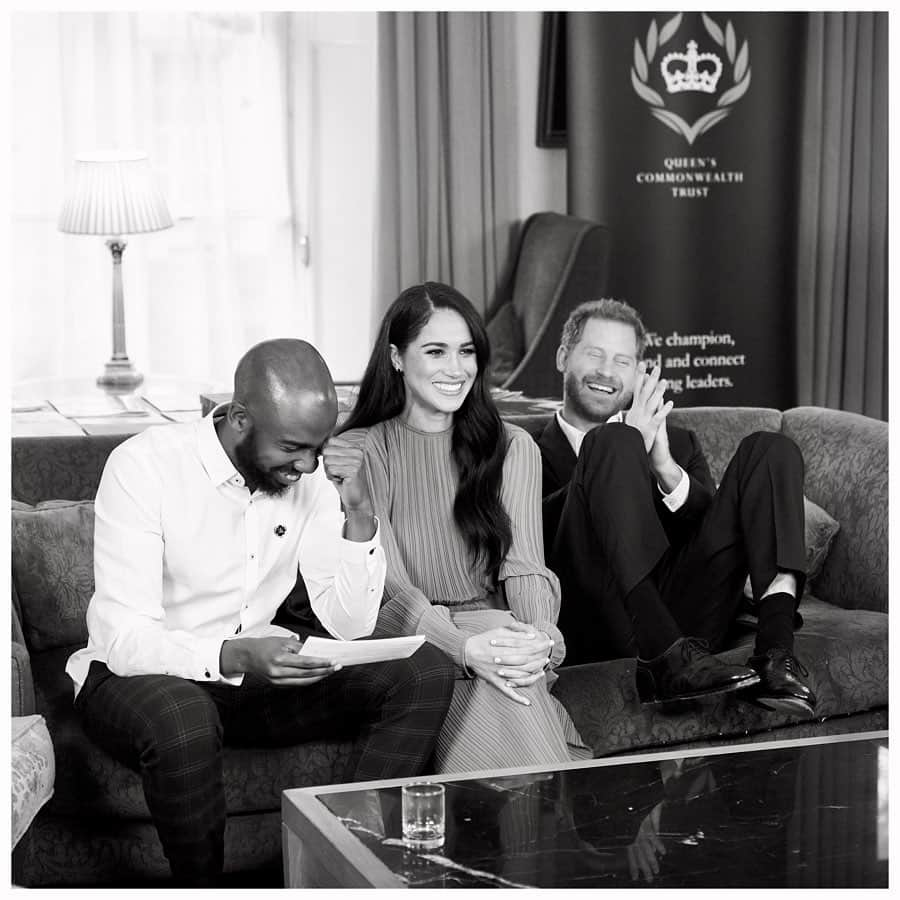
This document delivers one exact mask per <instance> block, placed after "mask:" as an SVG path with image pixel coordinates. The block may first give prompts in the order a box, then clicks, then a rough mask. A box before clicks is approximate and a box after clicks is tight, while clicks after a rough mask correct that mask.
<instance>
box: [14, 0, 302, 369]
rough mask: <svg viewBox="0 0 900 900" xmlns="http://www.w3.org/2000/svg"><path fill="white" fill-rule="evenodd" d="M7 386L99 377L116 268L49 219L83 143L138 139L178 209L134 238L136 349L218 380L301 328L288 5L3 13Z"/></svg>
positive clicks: (144, 358) (103, 252) (153, 365)
mask: <svg viewBox="0 0 900 900" xmlns="http://www.w3.org/2000/svg"><path fill="white" fill-rule="evenodd" d="M11 38H12V40H11V47H12V55H11V67H12V78H13V84H14V86H15V90H14V91H13V93H12V103H13V107H12V114H13V129H12V159H11V162H12V166H13V172H14V178H13V186H12V210H11V241H12V249H13V252H12V262H13V301H12V303H11V304H10V310H11V325H12V333H13V335H14V336H15V341H14V344H13V354H12V357H13V359H12V364H13V365H12V369H13V371H12V377H13V381H18V380H21V379H28V378H33V377H45V376H54V375H60V376H61V375H65V376H73V375H89V376H90V375H96V374H98V373H99V371H100V369H101V368H102V364H103V362H105V361H106V360H107V359H108V358H109V356H110V350H111V336H110V331H111V292H112V262H111V257H110V253H109V251H108V250H107V248H106V246H105V244H104V239H103V238H101V237H87V236H73V235H64V234H60V233H59V232H58V231H57V230H56V222H57V218H58V215H59V211H60V208H61V206H62V200H63V196H64V190H65V185H66V180H67V178H68V177H69V175H70V173H71V169H72V164H73V160H74V157H75V155H76V153H77V152H78V151H89V150H97V149H111V148H119V149H126V148H129V149H130V148H137V149H141V150H145V151H146V152H147V153H148V155H149V158H150V164H151V166H152V168H153V170H154V172H155V174H156V177H157V180H158V182H159V184H160V187H161V189H162V192H163V195H164V197H165V198H166V200H167V202H168V204H169V207H170V209H171V211H172V214H173V216H174V218H175V220H176V224H175V227H174V228H171V229H168V230H167V231H163V232H158V233H155V234H144V235H134V236H131V237H126V238H125V239H126V241H127V249H126V250H125V254H124V258H123V266H122V270H123V280H124V296H125V308H126V309H125V316H126V334H127V342H128V353H129V356H130V357H131V358H132V360H134V362H135V364H136V365H137V367H138V368H139V369H141V370H142V371H145V372H147V371H152V372H154V373H156V374H167V373H171V374H178V375H180V376H184V377H194V378H207V379H210V380H212V381H213V382H219V383H225V384H228V383H229V381H230V377H231V373H232V372H233V368H234V364H235V362H236V360H237V359H238V358H239V356H240V355H241V354H242V353H243V352H244V351H245V350H246V349H247V347H248V346H250V345H251V344H252V343H255V342H256V341H258V340H262V339H263V338H266V337H273V336H279V335H284V334H297V335H303V334H305V333H307V332H308V328H309V316H310V310H309V302H308V300H307V298H304V297H302V296H299V292H298V291H297V290H296V284H297V281H296V266H295V259H294V257H295V242H294V240H293V235H292V208H291V203H292V201H291V186H290V184H289V180H290V172H289V168H288V163H289V160H290V159H291V156H292V148H291V143H290V141H291V137H290V129H289V128H288V124H289V121H288V117H287V115H286V110H287V109H288V98H287V91H288V89H289V88H288V77H287V68H288V65H289V53H288V50H289V47H288V15H287V14H284V13H261V14H257V13H250V12H241V13H228V14H220V13H214V12H193V13H173V12H160V13H144V12H107V13H17V14H16V15H14V16H13V18H12V28H11Z"/></svg>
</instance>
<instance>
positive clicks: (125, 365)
mask: <svg viewBox="0 0 900 900" xmlns="http://www.w3.org/2000/svg"><path fill="white" fill-rule="evenodd" d="M172 224H173V223H172V216H171V215H170V214H169V210H168V208H167V207H166V203H165V201H164V200H163V198H162V194H161V193H160V192H159V189H158V188H157V186H156V184H155V182H154V180H153V174H152V172H151V171H150V163H149V161H148V159H147V155H146V154H145V153H139V152H134V153H125V152H109V153H89V154H81V155H79V156H77V157H76V158H75V175H74V178H73V180H72V184H71V187H70V190H69V192H68V195H67V196H66V200H65V202H64V204H63V208H62V212H61V213H60V216H59V230H60V231H63V232H66V233H67V234H94V235H98V234H99V235H106V236H107V237H109V240H108V241H107V242H106V246H107V247H109V249H110V252H111V253H112V263H113V303H112V306H113V310H112V313H113V354H112V358H111V359H110V360H109V362H108V363H107V364H106V367H105V369H104V371H103V374H102V375H100V376H98V378H97V384H98V385H99V386H100V387H102V388H105V389H106V390H109V391H112V392H117V391H120V392H127V391H130V390H133V389H134V388H136V387H137V386H138V385H139V384H140V383H141V382H142V381H143V380H144V376H143V375H142V374H141V373H140V372H138V371H137V370H136V369H135V367H134V365H133V364H132V362H131V360H130V359H129V358H128V353H127V352H126V350H125V307H124V302H123V297H122V253H123V251H124V250H125V241H123V240H122V235H123V234H143V233H144V232H147V231H161V230H162V229H164V228H171V227H172Z"/></svg>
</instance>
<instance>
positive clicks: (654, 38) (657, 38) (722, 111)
mask: <svg viewBox="0 0 900 900" xmlns="http://www.w3.org/2000/svg"><path fill="white" fill-rule="evenodd" d="M702 18H703V25H704V27H705V28H706V31H707V33H708V34H709V36H710V37H711V38H712V39H713V40H714V41H715V42H716V43H717V44H718V45H719V46H720V47H724V48H725V53H726V55H727V56H728V62H729V63H730V64H731V67H732V69H731V77H732V80H733V81H734V86H733V87H730V88H729V89H728V90H727V91H725V93H724V94H722V96H721V97H719V99H718V102H717V103H716V108H715V109H713V110H711V111H710V112H708V113H706V114H705V115H702V116H701V117H700V118H699V119H697V121H696V122H694V124H693V125H688V123H687V122H685V120H684V119H682V118H681V116H679V115H677V114H676V113H674V112H672V110H670V109H666V101H665V100H664V99H663V98H662V96H661V95H660V94H658V93H657V92H656V91H655V90H653V88H652V87H650V85H649V84H647V82H648V80H649V78H650V64H651V63H652V62H653V58H654V57H655V56H656V51H657V50H659V48H660V47H662V46H663V45H664V44H665V43H667V42H668V41H669V40H671V38H672V36H673V35H674V34H675V32H676V31H678V29H679V28H680V27H681V19H682V13H678V14H677V15H675V16H672V18H671V19H669V21H668V22H666V23H665V25H663V27H662V28H661V29H659V30H657V27H656V19H654V20H653V21H652V22H651V23H650V27H649V28H648V29H647V41H646V45H645V46H643V47H642V46H641V42H640V41H639V40H638V39H637V38H635V39H634V66H632V69H631V84H632V86H633V87H634V90H635V92H636V93H637V95H638V96H639V97H640V98H641V99H642V100H644V101H645V102H646V103H648V104H649V105H650V107H651V109H650V112H651V113H652V114H653V115H654V116H655V117H656V118H657V119H659V121H660V122H664V123H665V124H666V125H668V126H669V128H671V129H672V130H673V131H677V132H678V133H679V134H681V135H683V136H684V138H685V139H686V140H687V142H688V144H693V143H694V141H695V140H696V139H697V138H698V137H699V136H700V135H701V134H703V133H704V132H706V131H709V129H710V128H712V127H713V125H716V124H718V123H719V122H721V121H722V119H724V118H725V117H726V116H727V115H728V114H729V113H730V112H731V107H732V106H734V104H735V103H737V101H738V100H740V99H741V97H743V96H744V94H746V93H747V88H749V87H750V48H749V46H748V44H747V41H746V40H745V41H744V43H743V45H742V46H741V49H740V51H739V52H738V50H737V36H736V35H735V33H734V26H733V25H732V24H731V20H730V19H729V20H728V22H727V24H726V25H725V30H724V32H723V31H722V29H721V28H720V27H719V26H718V25H717V24H716V22H714V21H713V20H712V19H711V18H710V17H709V16H708V15H706V13H702Z"/></svg>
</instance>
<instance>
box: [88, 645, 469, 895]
mask: <svg viewBox="0 0 900 900" xmlns="http://www.w3.org/2000/svg"><path fill="white" fill-rule="evenodd" d="M453 679H454V667H453V664H452V663H451V661H450V660H449V658H448V657H447V656H445V655H444V654H443V653H442V652H441V651H439V650H437V649H436V648H435V647H433V646H431V645H430V644H427V643H426V644H424V645H423V646H422V647H421V648H420V649H419V650H418V651H416V653H414V654H413V655H412V656H411V657H409V659H403V660H394V661H391V662H385V663H377V664H374V665H367V666H352V667H349V668H346V669H342V670H341V671H339V672H336V673H335V674H333V675H330V676H329V677H327V678H324V679H323V680H322V681H319V682H317V683H316V684H312V685H309V686H308V687H303V688H286V687H275V686H272V685H270V684H268V683H267V682H265V681H263V680H262V679H259V678H255V677H253V676H249V675H248V676H245V678H244V682H243V684H242V685H241V686H240V687H233V686H231V685H227V684H219V683H201V682H195V681H189V680H187V679H184V678H177V677H174V676H171V675H135V676H130V677H121V676H118V675H114V674H113V673H112V672H110V671H109V669H108V668H107V667H106V665H105V664H104V663H101V662H98V661H96V660H95V661H94V662H92V663H91V667H90V671H89V673H88V676H87V679H86V680H85V683H84V685H83V686H82V688H81V690H80V691H79V693H78V696H77V697H76V699H75V708H76V710H77V711H78V712H79V714H80V715H81V718H82V721H83V724H84V728H85V731H86V732H87V734H88V735H89V736H90V737H91V739H92V740H93V741H94V742H95V743H97V744H98V745H99V746H101V747H102V748H103V749H104V750H106V751H107V752H108V753H109V754H110V755H111V756H113V757H114V758H116V759H118V760H119V761H120V762H122V763H124V764H125V765H127V766H129V767H130V768H132V769H135V770H136V771H138V772H139V773H140V775H141V778H142V781H143V787H144V796H145V798H146V800H147V806H148V808H149V809H150V814H151V816H152V817H153V822H154V824H155V825H156V829H157V831H158V833H159V837H160V841H161V843H162V846H163V850H164V851H165V854H166V857H167V859H168V861H169V866H170V868H171V870H172V874H173V877H174V878H175V880H176V881H177V882H178V883H179V884H184V885H192V886H201V885H212V884H215V882H216V880H217V879H218V877H219V875H220V874H221V872H222V868H223V862H224V859H223V856H224V834H225V791H224V785H223V780H222V779H223V777H222V747H223V746H224V745H225V744H243V745H252V746H290V745H292V744H299V743H303V742H305V741H313V740H318V739H322V738H358V740H356V742H355V746H354V753H353V756H352V757H351V761H350V764H349V766H348V770H347V772H345V773H344V778H343V780H346V781H366V780H372V779H381V778H400V777H405V776H411V775H416V774H419V773H420V772H422V771H423V769H424V767H425V765H426V764H427V763H428V760H429V758H430V757H431V754H432V751H433V748H434V744H435V740H436V738H437V735H438V732H439V731H440V728H441V724H442V723H443V720H444V716H445V714H446V712H447V708H448V706H449V703H450V698H451V696H452V693H453ZM285 787H289V785H285Z"/></svg>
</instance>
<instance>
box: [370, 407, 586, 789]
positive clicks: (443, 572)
mask: <svg viewBox="0 0 900 900" xmlns="http://www.w3.org/2000/svg"><path fill="white" fill-rule="evenodd" d="M505 428H506V434H507V439H508V442H509V445H508V450H507V454H506V459H505V462H504V466H503V487H502V493H501V499H502V503H503V505H504V507H505V509H506V511H507V513H508V514H509V517H510V521H511V523H512V546H511V547H510V550H509V553H508V554H507V557H506V559H505V560H504V562H503V564H502V565H501V567H500V573H499V579H498V584H496V585H492V584H490V582H489V580H488V578H487V577H486V576H485V575H483V574H480V573H478V572H476V571H474V570H473V566H472V563H471V560H470V557H469V553H468V549H467V547H466V544H465V541H464V539H463V536H462V534H461V533H460V531H459V529H458V527H457V525H456V523H455V521H454V519H453V502H454V498H455V496H456V489H457V484H458V478H457V475H456V471H455V466H454V465H453V462H452V459H451V455H450V451H451V440H452V434H453V429H452V427H451V428H450V429H448V430H446V431H442V432H436V433H435V432H423V431H419V430H417V429H415V428H412V427H410V426H409V425H407V424H406V423H405V422H403V421H402V420H401V419H400V418H399V417H398V418H394V419H389V420H387V421H385V422H380V423H378V424H377V425H374V426H372V427H370V428H369V429H367V434H366V439H365V444H364V446H365V455H366V468H367V473H368V478H369V485H370V490H371V492H372V496H373V501H374V505H375V513H376V515H377V516H378V519H379V528H380V532H381V541H382V546H383V547H384V551H385V555H386V557H387V577H386V581H385V591H384V598H383V603H382V609H381V613H380V615H379V619H378V626H377V629H376V633H377V634H378V635H380V636H388V635H407V634H423V635H425V637H426V638H427V640H428V641H429V642H431V643H432V644H434V645H435V646H436V647H438V648H439V649H441V650H443V651H444V652H445V653H446V654H447V655H448V656H449V657H450V658H451V659H452V660H453V661H454V662H455V663H456V666H457V681H456V685H455V688H454V693H453V700H452V702H451V706H450V710H449V712H448V714H447V718H446V720H445V722H444V726H443V729H442V730H441V733H440V735H439V737H438V742H437V748H436V760H437V766H438V771H439V772H464V771H473V770H479V769H489V768H502V767H510V766H529V765H543V764H554V763H558V762H569V761H571V760H572V759H584V758H589V757H590V756H591V753H590V750H588V749H587V748H586V747H585V745H584V743H583V741H582V740H581V737H580V736H579V734H578V732H577V730H576V728H575V726H574V724H573V723H572V720H571V718H570V717H569V714H568V713H567V712H566V710H565V708H564V707H563V706H562V704H561V703H560V702H559V701H558V700H557V699H556V698H555V697H553V695H552V694H551V692H550V690H549V686H550V685H552V683H553V681H555V679H556V676H555V674H554V672H553V668H555V667H556V666H557V665H559V663H560V662H561V661H562V659H563V657H564V655H565V644H564V642H563V637H562V634H561V633H560V631H559V629H558V628H557V627H556V620H557V617H558V615H559V603H560V591H559V582H558V580H557V578H556V576H555V575H554V574H553V572H551V571H550V569H548V568H547V567H546V566H545V565H544V556H543V540H542V532H541V529H542V525H541V461H540V452H539V450H538V448H537V445H536V444H535V443H534V441H533V440H532V439H531V437H530V436H529V435H528V433H527V432H525V431H524V430H523V429H521V428H519V427H517V426H515V425H510V424H505ZM512 618H515V619H517V620H518V621H520V622H525V623H527V624H529V625H533V626H534V627H535V628H536V629H538V630H540V631H544V632H546V633H547V634H548V635H549V636H550V638H551V639H552V640H553V641H554V646H553V650H552V653H551V668H550V670H549V671H548V672H547V673H546V676H545V677H542V678H540V679H539V680H538V681H537V682H535V684H533V685H530V686H529V687H526V688H517V690H518V691H519V692H520V693H522V694H524V695H525V696H527V697H528V698H529V699H530V700H531V705H530V706H524V705H522V704H519V703H516V702H515V701H514V700H511V699H510V698H509V697H507V696H505V695H504V694H502V693H501V692H500V691H499V690H498V689H497V688H495V687H494V686H493V685H492V684H490V683H489V682H487V681H485V680H484V679H482V678H478V677H475V678H472V677H469V676H468V675H467V673H466V672H465V670H464V667H463V645H464V643H465V641H466V639H467V638H468V637H469V636H471V635H473V634H478V633H480V632H483V631H487V630H489V629H491V628H496V627H498V626H501V625H504V624H506V623H508V622H509V621H510V620H511V619H512Z"/></svg>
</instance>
